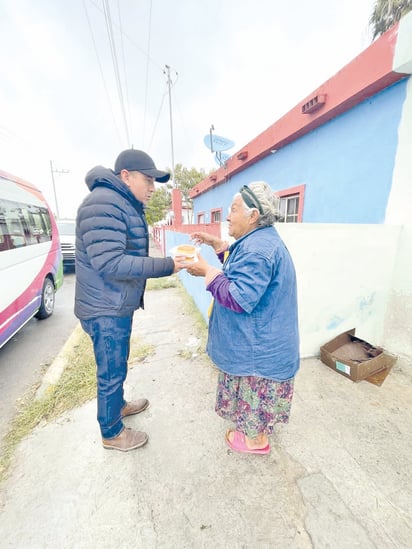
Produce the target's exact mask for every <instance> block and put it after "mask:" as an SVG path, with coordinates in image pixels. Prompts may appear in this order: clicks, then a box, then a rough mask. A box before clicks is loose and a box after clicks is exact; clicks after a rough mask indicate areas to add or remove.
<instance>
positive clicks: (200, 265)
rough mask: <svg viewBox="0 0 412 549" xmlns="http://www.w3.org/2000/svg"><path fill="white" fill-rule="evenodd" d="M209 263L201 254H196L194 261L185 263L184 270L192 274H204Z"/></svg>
mask: <svg viewBox="0 0 412 549" xmlns="http://www.w3.org/2000/svg"><path fill="white" fill-rule="evenodd" d="M208 268H209V263H208V262H207V261H206V259H204V258H203V257H202V256H201V255H198V256H197V261H196V263H191V264H190V265H186V271H187V272H188V273H189V274H191V275H192V276H205V274H206V271H207V270H208Z"/></svg>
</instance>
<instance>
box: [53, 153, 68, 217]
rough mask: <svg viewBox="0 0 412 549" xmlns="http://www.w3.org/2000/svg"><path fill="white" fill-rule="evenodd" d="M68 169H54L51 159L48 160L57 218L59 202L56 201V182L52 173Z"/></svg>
mask: <svg viewBox="0 0 412 549" xmlns="http://www.w3.org/2000/svg"><path fill="white" fill-rule="evenodd" d="M69 171H70V170H56V169H55V168H53V161H52V160H50V173H51V177H52V183H53V193H54V201H55V203H56V217H57V219H59V218H60V213H59V203H58V200H57V193H56V183H55V181H54V174H55V173H69Z"/></svg>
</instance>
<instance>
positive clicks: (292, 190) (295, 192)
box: [275, 184, 306, 223]
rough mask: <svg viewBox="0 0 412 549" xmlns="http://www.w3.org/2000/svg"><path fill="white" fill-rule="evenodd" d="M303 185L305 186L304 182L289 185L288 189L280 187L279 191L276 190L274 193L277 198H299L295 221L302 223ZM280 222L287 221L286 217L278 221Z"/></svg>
mask: <svg viewBox="0 0 412 549" xmlns="http://www.w3.org/2000/svg"><path fill="white" fill-rule="evenodd" d="M305 187H306V185H305V184H303V185H297V186H296V187H289V188H288V189H282V190H281V191H276V193H275V194H276V195H277V196H278V197H279V198H293V197H295V196H297V197H298V198H299V201H298V213H297V220H296V223H302V218H303V203H304V199H305ZM280 223H287V221H286V219H284V220H283V221H280ZM292 223H293V222H292Z"/></svg>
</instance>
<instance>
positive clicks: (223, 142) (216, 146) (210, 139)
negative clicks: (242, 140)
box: [203, 134, 235, 152]
mask: <svg viewBox="0 0 412 549" xmlns="http://www.w3.org/2000/svg"><path fill="white" fill-rule="evenodd" d="M203 142H204V144H205V145H206V147H207V148H208V149H210V150H211V151H212V152H220V151H227V150H228V149H231V148H232V147H234V146H235V143H234V141H231V140H230V139H227V138H226V137H222V136H220V135H214V134H212V135H211V134H208V135H205V136H204V138H203Z"/></svg>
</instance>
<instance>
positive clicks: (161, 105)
mask: <svg viewBox="0 0 412 549" xmlns="http://www.w3.org/2000/svg"><path fill="white" fill-rule="evenodd" d="M166 95H167V90H166V91H165V92H164V94H163V96H162V99H161V101H160V107H159V112H158V113H157V117H156V122H155V125H154V127H153V133H152V137H151V139H150V143H149V146H148V151H149V152H150V149H151V147H152V143H153V139H154V136H155V133H156V127H157V123H158V122H159V118H160V113H161V111H162V107H163V102H164V100H165V97H166Z"/></svg>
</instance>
